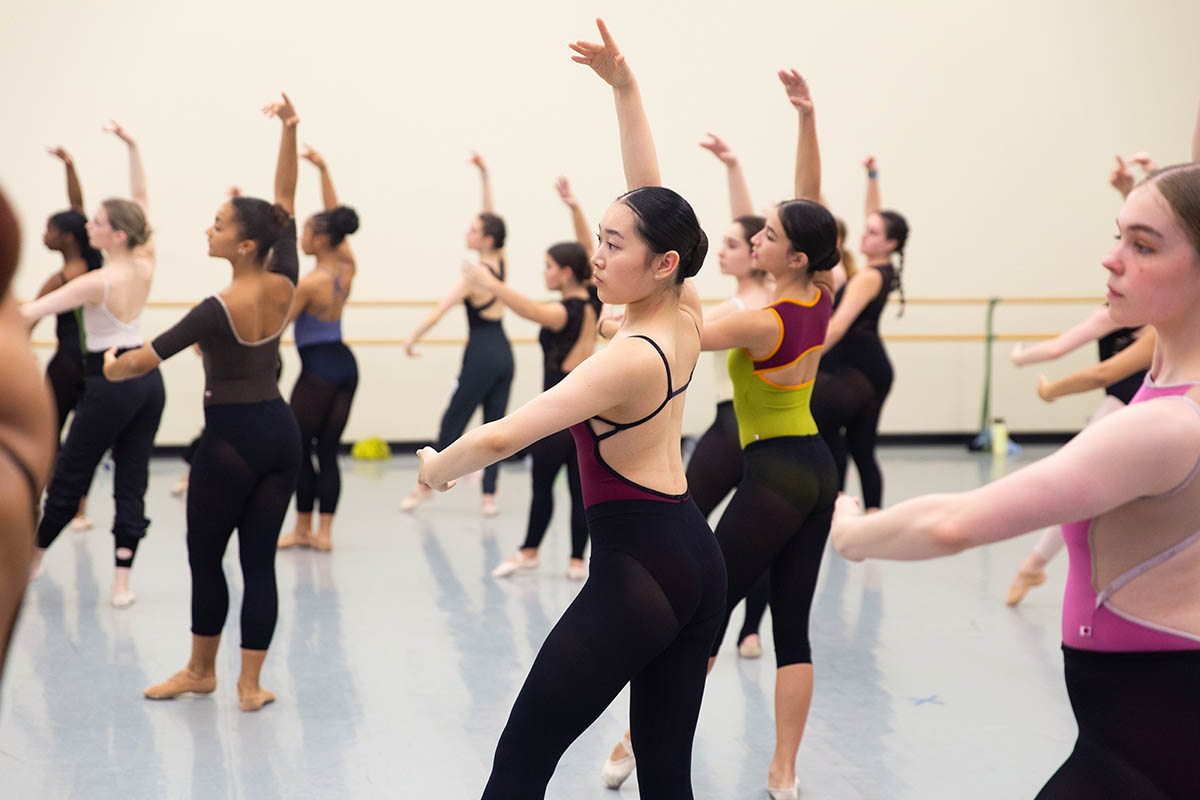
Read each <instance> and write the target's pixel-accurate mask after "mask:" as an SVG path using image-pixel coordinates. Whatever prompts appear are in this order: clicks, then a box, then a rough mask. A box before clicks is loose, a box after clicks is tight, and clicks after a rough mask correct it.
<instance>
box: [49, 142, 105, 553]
mask: <svg viewBox="0 0 1200 800" xmlns="http://www.w3.org/2000/svg"><path fill="white" fill-rule="evenodd" d="M49 152H50V155H52V156H54V157H55V158H57V159H58V160H60V161H62V162H63V166H64V167H65V168H66V172H67V200H68V202H69V203H70V206H71V207H70V208H69V209H68V210H66V211H59V212H58V213H56V214H52V215H51V216H50V218H49V219H47V220H46V232H45V234H43V235H42V243H43V244H44V245H46V249H48V250H53V251H55V252H57V253H61V254H62V258H63V265H62V269H60V270H59V271H58V272H56V273H54V274H53V275H51V276H50V277H49V278H47V279H46V282H45V283H44V284H42V288H41V289H40V290H39V291H38V294H37V296H38V297H39V298H40V297H45V296H46V295H48V294H50V292H52V291H54V290H55V289H59V288H62V287H63V286H66V285H67V282H68V281H70V280H72V279H74V278H78V277H79V276H80V275H83V274H84V273H87V272H91V271H92V270H96V269H100V267H101V266H103V265H104V256H103V255H101V253H100V251H99V250H97V249H96V248H94V247H92V243H91V242H89V241H88V234H87V216H86V215H85V214H84V210H83V208H84V206H83V189H82V187H81V186H80V185H79V176H78V175H77V174H76V172H75V161H74V159H72V158H71V154H70V153H68V152H67V151H66V150H64V149H63V148H61V147H52V148H50V149H49ZM82 315H83V309H82V308H73V309H71V310H69V311H63V312H61V313H59V314H58V315H57V317H56V320H55V336H56V338H57V339H58V347H57V348H56V349H55V351H54V355H53V356H51V358H50V361H49V363H47V364H46V381H47V382H48V383H49V384H50V391H51V392H53V394H54V404H55V406H57V408H58V438H59V440H60V441H61V440H62V431H63V427H64V426H65V425H66V424H67V417H68V416H70V414H71V412H72V411H74V410H75V406H76V405H77V404H78V403H79V395H81V394H83V386H84V380H83V353H84V350H86V349H87V348H86V346H85V344H84V342H83V326H82V325H81V324H80V321H81V320H82ZM86 509H87V495H84V496H83V498H82V499H80V501H79V511H78V513H76V515H75V517H74V519H72V520H71V522H70V523H69V526H70V528H71V530H74V531H85V530H88V529H89V528H91V527H92V521H91V520H90V519H88V517H87V513H86Z"/></svg>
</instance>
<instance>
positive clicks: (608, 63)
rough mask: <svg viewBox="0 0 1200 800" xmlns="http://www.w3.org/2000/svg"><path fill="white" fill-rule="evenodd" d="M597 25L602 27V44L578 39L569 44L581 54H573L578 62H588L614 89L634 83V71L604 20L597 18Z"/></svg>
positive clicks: (573, 58) (572, 58) (573, 59)
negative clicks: (626, 61)
mask: <svg viewBox="0 0 1200 800" xmlns="http://www.w3.org/2000/svg"><path fill="white" fill-rule="evenodd" d="M596 27H597V28H599V29H600V40H601V44H596V43H595V42H585V41H582V40H580V41H577V42H573V43H572V44H570V45H568V46H569V47H570V48H571V49H572V50H574V51H575V52H576V53H578V54H579V55H577V56H571V60H572V61H574V62H575V63H576V64H586V65H587V66H589V67H591V68H592V69H593V70H594V71H595V73H596V74H597V75H599V76H600V77H601V78H602V79H603V80H604V82H605V83H607V84H608V85H609V86H612V87H613V88H614V89H623V88H626V87H629V86H632V85H633V71H632V70H631V69H629V65H628V64H627V63H625V56H623V55H622V54H621V50H620V48H618V47H617V43H616V42H615V41H613V37H612V34H611V33H609V32H608V26H607V25H605V24H604V20H602V19H599V18H598V19H597V20H596Z"/></svg>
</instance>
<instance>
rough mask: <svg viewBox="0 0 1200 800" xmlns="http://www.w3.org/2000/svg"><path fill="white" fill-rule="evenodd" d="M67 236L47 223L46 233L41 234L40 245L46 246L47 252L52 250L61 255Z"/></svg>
mask: <svg viewBox="0 0 1200 800" xmlns="http://www.w3.org/2000/svg"><path fill="white" fill-rule="evenodd" d="M66 239H67V234H65V233H63V232H62V231H60V230H59V229H58V228H56V227H54V225H53V224H52V223H50V222H49V221H47V222H46V232H45V233H43V234H42V244H44V245H46V249H47V250H53V251H55V252H58V253H61V252H62V251H63V248H65V247H66Z"/></svg>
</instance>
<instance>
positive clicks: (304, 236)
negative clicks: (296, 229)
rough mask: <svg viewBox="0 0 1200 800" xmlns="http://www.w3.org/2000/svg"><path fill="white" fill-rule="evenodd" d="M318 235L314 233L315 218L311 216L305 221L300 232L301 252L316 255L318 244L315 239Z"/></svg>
mask: <svg viewBox="0 0 1200 800" xmlns="http://www.w3.org/2000/svg"><path fill="white" fill-rule="evenodd" d="M315 238H316V235H315V234H314V233H313V218H312V217H309V218H308V220H307V221H306V222H305V223H304V230H303V231H302V232H301V233H300V252H302V253H304V255H306V256H312V255H316V253H317V245H316V242H315V241H314V240H315Z"/></svg>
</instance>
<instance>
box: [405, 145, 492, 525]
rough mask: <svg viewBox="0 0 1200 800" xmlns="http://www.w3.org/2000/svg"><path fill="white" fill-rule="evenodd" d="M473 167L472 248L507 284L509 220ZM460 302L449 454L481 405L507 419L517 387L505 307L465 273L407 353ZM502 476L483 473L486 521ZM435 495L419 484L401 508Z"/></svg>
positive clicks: (445, 427) (447, 427)
mask: <svg viewBox="0 0 1200 800" xmlns="http://www.w3.org/2000/svg"><path fill="white" fill-rule="evenodd" d="M471 163H472V164H474V165H475V166H476V167H477V168H478V169H479V175H480V178H481V180H482V182H483V211H481V212H480V213H479V214H477V215H476V216H475V218H474V219H473V220H471V227H470V228H468V230H467V249H468V250H474V251H475V252H476V253H478V254H479V263H480V264H482V265H484V266H485V267H487V268H488V270H490V271H491V273H492V274H493V275H495V276H496V278H497V279H498V280H500V281H503V280H504V277H505V266H504V239H505V236H506V235H507V230H506V228H505V226H504V220H503V219H501V218H500V217H499V216H497V215H496V213H495V210H494V209H495V206H494V205H493V202H492V182H491V179H490V177H489V176H488V171H487V165H486V164H485V163H484V161H483V158H482V157H481V156H480V155H479V154H478V153H475V154H473V155H472V156H471ZM459 302H461V303H462V304H463V307H464V308H465V309H466V312H467V346H466V348H465V349H464V350H463V361H462V369H461V370H460V372H459V375H458V381H457V383H456V385H455V388H454V394H453V395H452V396H451V398H450V404H449V405H448V406H447V407H446V411H445V413H444V414H443V415H442V424H441V427H440V429H439V431H438V440H437V445H436V449H438V450H444V449H445V448H446V447H448V446H449V444H450V443H451V442H453V441H454V440H455V439H457V438H458V437H459V436H461V435H462V432H463V431H464V430H466V429H467V423H468V422H470V421H471V416H472V415H473V414H474V413H475V409H476V408H477V407H479V406H483V421H484V423H488V422H492V421H494V420H497V419H500V418H501V417H503V416H504V412H505V411H507V410H508V396H509V392H510V390H511V389H512V379H513V356H512V346H511V345H510V344H509V342H508V336H506V335H505V333H504V327H503V325H502V324H501V322H502V320H503V319H504V303H503V302H501V301H500V300H499V299H498V298H497V297H496V295H494V294H492V293H491V292H486V291H483V290H481V289H477V288H473V287H471V286H470V285H469V284H468V283H467V281H466V278H464V277H462V276H461V275H460V276H459V278H458V280H457V281H456V282H455V284H454V286H453V288H451V289H450V291H449V293H447V295H446V296H445V297H443V298H442V300H441V302H439V303H438V304H437V306H436V307H435V308H434V309H433V311H431V312H429V316H427V317H425V319H424V320H422V322H421V324H420V325H418V326H417V329H416V330H415V331H413V334H412V336H410V337H409V338H408V343H407V345H405V348H404V352H405V353H406V354H408V355H409V356H410V357H413V356H417V355H419V353H418V352H417V350H416V345H417V342H418V341H420V339H421V337H422V336H424V335H425V332H426V331H428V330H429V329H430V328H432V327H433V326H434V325H435V324H436V323H437V321H438V320H440V319H441V318H442V316H443V315H444V314H445V313H446V312H447V311H449V310H450V309H451V308H453V307H454V306H456V305H458V304H459ZM499 472H500V466H499V465H498V464H491V465H489V466H488V468H487V469H485V470H484V471H483V497H482V499H481V501H480V510H481V511H482V512H483V515H484V516H485V517H493V516H495V515H496V514H499V513H500V511H499V509H498V508H497V506H496V479H497V476H498V474H499ZM432 496H433V493H432V492H431V491H430V490H429V489H428V488H426V487H423V486H416V487H414V488H413V490H412V492H411V493H410V494H409V495H408V497H406V498H404V500H403V501H402V502H401V503H400V508H401V509H402V510H404V511H412V510H413V509H414V508H416V507H417V506H418V505H420V504H421V503H423V502H425V501H426V500H429V499H430V498H431V497H432Z"/></svg>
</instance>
